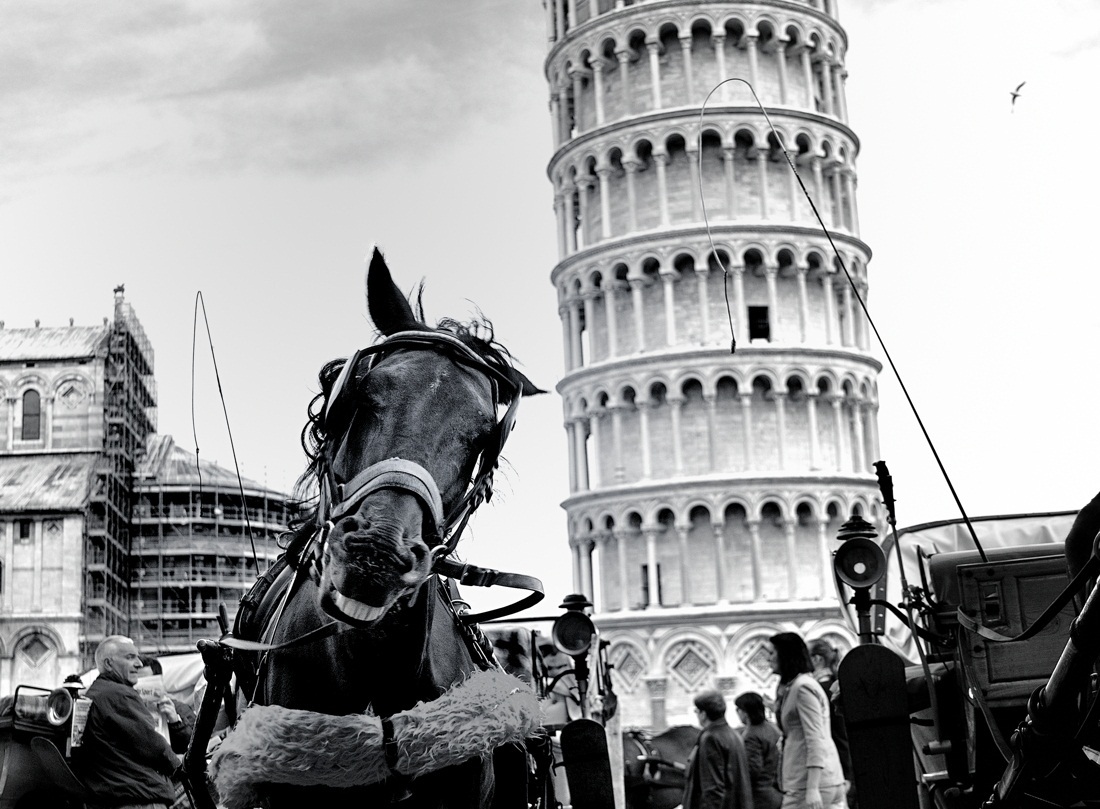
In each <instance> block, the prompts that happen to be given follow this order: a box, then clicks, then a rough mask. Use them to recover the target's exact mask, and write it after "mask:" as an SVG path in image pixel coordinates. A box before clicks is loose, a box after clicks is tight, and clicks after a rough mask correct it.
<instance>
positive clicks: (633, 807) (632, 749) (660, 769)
mask: <svg viewBox="0 0 1100 809" xmlns="http://www.w3.org/2000/svg"><path fill="white" fill-rule="evenodd" d="M699 733H700V730H699V728H697V727H693V726H692V725H675V726H673V727H671V728H669V729H668V730H665V731H663V732H661V733H658V734H656V735H651V734H649V733H646V732H645V731H642V730H628V731H625V732H624V733H623V768H624V771H625V772H624V785H625V788H626V789H625V791H626V805H627V806H628V807H629V809H673V807H675V806H679V805H680V802H681V801H682V800H683V798H684V781H685V772H686V770H687V760H688V756H689V755H691V751H692V748H694V747H695V743H696V742H697V741H698V739H699Z"/></svg>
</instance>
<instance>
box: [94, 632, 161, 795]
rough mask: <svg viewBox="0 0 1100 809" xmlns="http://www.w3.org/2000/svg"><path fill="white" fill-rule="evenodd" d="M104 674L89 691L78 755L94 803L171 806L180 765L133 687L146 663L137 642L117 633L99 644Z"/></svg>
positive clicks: (99, 664)
mask: <svg viewBox="0 0 1100 809" xmlns="http://www.w3.org/2000/svg"><path fill="white" fill-rule="evenodd" d="M95 662H96V667H97V668H98V669H99V676H98V677H97V678H96V681H95V682H94V683H92V684H91V686H90V687H89V688H88V690H87V691H86V692H85V694H84V696H86V697H87V698H88V699H90V700H92V707H91V710H90V711H89V712H88V723H87V725H86V726H85V728H84V738H83V742H82V744H81V747H80V748H79V754H78V755H76V756H74V762H75V763H76V765H77V768H78V771H79V774H80V777H81V780H83V782H84V785H85V787H87V789H88V792H89V793H90V795H91V805H92V806H94V807H103V809H108V808H109V809H139V807H140V809H153V808H155V807H167V806H169V805H171V804H172V802H173V801H174V800H175V797H176V790H175V788H174V787H173V786H172V783H171V781H170V780H169V776H170V775H171V774H172V773H173V772H175V770H176V769H177V768H178V767H179V765H180V759H179V757H178V756H177V755H176V754H175V753H173V752H172V748H171V746H170V745H169V744H168V740H167V739H165V738H164V737H163V736H161V735H160V734H159V733H157V731H156V729H155V727H154V725H153V720H152V718H151V717H150V715H149V710H148V708H146V706H145V703H144V701H142V699H141V696H140V695H139V694H138V693H137V691H135V690H134V684H135V683H136V682H137V680H138V675H139V672H140V670H141V668H142V663H141V658H140V657H139V656H138V652H137V649H136V648H135V647H134V642H133V641H132V640H130V639H129V638H126V637H123V636H121V635H112V636H110V637H109V638H107V639H106V640H104V641H103V642H102V643H101V644H99V648H98V649H96V653H95Z"/></svg>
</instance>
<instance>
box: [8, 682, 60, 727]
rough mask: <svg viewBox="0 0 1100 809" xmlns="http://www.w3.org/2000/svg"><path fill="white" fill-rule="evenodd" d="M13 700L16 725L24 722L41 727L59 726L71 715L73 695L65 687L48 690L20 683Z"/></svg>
mask: <svg viewBox="0 0 1100 809" xmlns="http://www.w3.org/2000/svg"><path fill="white" fill-rule="evenodd" d="M13 702H14V714H15V721H16V724H17V725H19V724H23V723H26V724H27V725H29V726H31V727H40V728H43V729H44V728H45V727H50V726H52V727H55V728H59V727H61V726H62V725H64V724H65V723H66V722H68V721H69V719H70V718H71V717H72V715H73V705H74V700H73V696H72V694H70V693H69V691H68V690H66V689H65V688H55V689H53V690H52V691H48V690H46V689H44V688H36V687H34V686H28V685H21V686H18V687H17V688H16V689H15V697H14V700H13Z"/></svg>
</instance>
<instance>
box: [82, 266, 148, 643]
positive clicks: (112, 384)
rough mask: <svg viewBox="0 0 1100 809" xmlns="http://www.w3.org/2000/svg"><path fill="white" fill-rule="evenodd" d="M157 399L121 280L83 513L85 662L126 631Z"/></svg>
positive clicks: (145, 346) (143, 340)
mask: <svg viewBox="0 0 1100 809" xmlns="http://www.w3.org/2000/svg"><path fill="white" fill-rule="evenodd" d="M156 404H157V400H156V385H155V380H154V379H153V348H152V346H151V344H150V343H149V339H148V338H147V337H146V335H145V330H144V329H142V327H141V323H140V322H139V321H138V319H137V316H136V315H135V314H134V310H133V307H131V306H130V305H129V304H128V303H126V302H125V301H124V300H123V297H122V288H121V287H119V288H118V289H116V290H115V312H114V321H113V323H112V324H111V328H110V331H109V333H108V337H107V345H106V354H105V364H104V397H103V420H104V425H103V426H104V430H103V436H104V437H103V451H102V453H101V454H100V457H99V458H98V459H97V461H96V465H95V470H94V473H93V474H94V479H93V481H92V486H91V492H90V495H89V499H88V506H87V515H86V520H85V524H86V526H87V542H85V545H84V548H85V550H84V553H85V558H84V562H85V564H84V570H85V574H84V575H85V582H84V608H83V627H82V632H81V656H82V658H83V659H84V662H85V663H87V664H90V663H91V661H92V657H93V655H94V653H95V648H96V646H97V645H99V643H100V641H102V640H103V639H104V638H105V637H107V636H108V635H129V634H130V594H129V583H130V576H129V564H130V521H131V517H132V512H133V473H134V464H135V461H136V459H137V456H138V453H139V452H140V450H141V449H142V447H143V446H144V444H145V440H146V438H147V437H148V436H149V434H150V433H152V432H154V431H155V430H156Z"/></svg>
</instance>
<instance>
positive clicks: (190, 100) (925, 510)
mask: <svg viewBox="0 0 1100 809" xmlns="http://www.w3.org/2000/svg"><path fill="white" fill-rule="evenodd" d="M839 2H840V20H841V23H842V25H843V26H844V27H845V29H846V30H847V32H848V36H849V46H848V54H847V59H846V64H847V69H848V72H849V77H848V80H847V99H848V111H849V119H850V124H851V126H852V128H853V129H854V131H855V132H856V134H857V135H858V136H859V138H860V139H861V144H862V146H861V151H860V154H859V157H858V159H857V170H858V178H859V179H858V192H857V196H858V205H859V213H860V224H861V235H862V238H863V240H864V241H865V242H866V243H867V244H868V245H870V247H871V249H872V251H873V259H872V262H871V265H870V284H871V288H870V294H869V301H868V302H869V307H870V310H871V315H872V317H873V319H874V321H875V326H876V328H877V329H878V332H879V334H880V335H881V337H882V340H883V342H884V343H885V347H886V351H888V352H889V356H890V357H891V358H892V360H893V363H894V365H895V366H896V367H897V370H898V372H899V374H900V381H899V378H898V376H896V375H895V374H894V373H893V371H892V370H891V368H890V366H889V364H887V363H886V362H885V356H886V355H885V353H884V351H883V349H882V348H881V347H879V346H876V347H875V348H874V351H873V353H874V355H875V356H876V357H878V358H879V359H880V360H883V361H884V370H883V373H882V374H881V376H880V378H879V397H880V411H879V433H880V445H881V456H882V458H883V459H884V460H886V461H887V463H888V464H889V467H890V471H891V473H892V475H893V478H894V485H895V493H896V497H897V518H898V523H899V525H900V526H905V525H912V524H915V523H919V522H925V521H930V520H937V519H948V518H953V517H956V516H958V514H959V511H958V508H957V507H956V505H955V502H954V500H953V498H952V496H951V494H950V491H949V489H948V487H947V485H946V483H945V482H944V479H943V476H942V475H941V474H940V472H939V470H938V468H937V463H936V461H935V459H934V456H933V453H932V451H931V450H930V448H929V446H928V444H927V442H926V441H925V439H924V437H923V434H922V430H921V427H920V426H919V425H918V422H917V420H916V418H915V417H914V415H913V413H912V411H911V410H910V408H909V405H908V404H907V402H906V398H905V395H904V393H903V385H904V389H905V390H907V391H908V394H909V397H911V399H912V401H913V403H914V405H915V406H916V408H917V411H918V413H919V415H920V418H921V420H922V421H923V424H924V428H925V430H927V433H928V435H929V436H930V438H931V441H932V442H933V444H934V446H935V448H936V452H938V454H939V457H940V459H941V461H942V463H943V465H944V467H945V469H946V471H947V473H948V475H949V476H950V479H951V481H952V483H953V484H954V487H955V490H956V491H957V493H958V496H959V498H960V499H961V501H962V503H963V506H964V507H965V509H966V511H967V513H968V514H970V515H971V516H978V515H988V514H1004V513H1018V512H1032V511H1048V510H1064V509H1075V508H1079V507H1080V506H1082V505H1083V504H1084V503H1085V502H1087V501H1088V500H1089V499H1090V498H1091V497H1092V496H1093V495H1094V494H1095V493H1096V491H1097V490H1098V489H1100V473H1097V472H1096V471H1095V469H1096V467H1097V463H1096V462H1097V459H1100V424H1098V423H1097V422H1098V416H1097V411H1096V406H1095V403H1096V401H1097V398H1098V394H1100V381H1098V375H1097V372H1096V368H1097V367H1098V364H1097V361H1096V358H1095V356H1094V352H1095V346H1097V344H1098V343H1100V340H1098V338H1100V333H1098V332H1100V319H1098V318H1097V317H1096V314H1095V312H1096V305H1097V304H1096V301H1097V300H1100V281H1098V280H1097V276H1098V270H1100V266H1098V264H1097V259H1096V257H1095V254H1094V251H1095V249H1096V245H1095V244H1093V241H1092V239H1093V237H1094V236H1095V235H1096V222H1097V221H1098V219H1100V204H1098V203H1097V199H1096V193H1095V191H1096V189H1097V188H1098V187H1100V162H1098V161H1097V160H1096V158H1095V156H1094V155H1093V154H1092V153H1091V146H1090V144H1091V137H1092V135H1093V134H1094V132H1095V130H1096V127H1097V124H1098V123H1100V121H1098V117H1100V116H1098V114H1097V107H1096V100H1097V92H1096V84H1095V77H1096V76H1100V33H1098V32H1100V6H1098V5H1097V4H1096V3H1095V2H1093V0H1063V1H1061V2H1059V1H1058V0H1047V2H1044V3H1042V4H1036V3H1034V2H1023V1H1022V0H950V2H947V1H946V0H839ZM546 48H547V43H546V27H545V22H544V17H543V12H542V8H541V3H540V2H538V0H467V1H466V2H463V3H454V2H446V0H372V2H370V3H353V2H347V3H335V2H325V3H297V2H289V0H263V1H262V2H260V0H253V1H252V2H249V1H248V0H240V1H239V2H234V3H222V2H215V0H194V1H193V2H178V1H176V2H173V1H171V0H165V2H157V3H140V4H134V3H130V2H122V1H121V0H99V2H96V3H77V2H57V1H56V0H7V2H5V3H3V4H2V5H0V319H3V320H5V321H6V324H7V326H8V327H9V328H16V327H29V326H32V325H33V323H34V320H35V319H40V320H41V322H42V325H43V326H61V325H65V324H67V323H68V322H69V318H73V319H74V322H75V323H76V324H77V325H94V324H96V323H99V322H101V321H102V318H103V317H104V316H108V315H110V314H111V307H112V289H113V287H114V286H116V285H117V284H120V283H121V284H125V285H126V298H127V300H128V301H129V302H130V303H131V304H132V305H133V306H134V308H135V311H136V313H137V315H138V317H139V318H140V319H141V321H142V324H143V325H144V328H145V330H146V333H147V334H148V335H149V337H150V339H151V341H152V343H153V346H154V348H155V351H156V376H157V380H158V386H159V427H160V432H162V433H168V434H171V435H173V436H174V437H175V439H176V441H177V443H179V444H180V445H181V446H183V447H185V448H187V449H190V450H192V451H193V450H194V448H195V446H196V439H195V436H194V435H193V432H192V423H194V425H195V427H196V430H195V432H197V444H198V446H199V448H200V452H201V455H202V457H203V458H206V459H209V460H215V461H217V462H218V463H220V464H222V465H224V466H228V467H232V465H233V454H232V451H231V446H230V441H229V433H228V432H227V430H226V427H225V424H224V420H223V415H222V406H221V402H220V399H219V397H218V387H217V384H216V381H215V375H214V371H213V366H212V363H211V359H210V351H209V348H208V347H207V346H206V342H205V341H206V335H205V332H204V331H200V332H199V333H198V342H199V348H200V351H199V353H198V359H197V364H196V372H195V384H194V387H192V381H191V378H192V374H191V367H192V340H193V323H194V320H195V317H194V315H195V302H196V294H197V293H198V292H200V291H201V293H202V298H203V301H204V303H205V309H206V315H207V317H208V319H209V323H210V329H211V338H212V341H213V345H214V352H215V356H216V359H217V366H218V374H219V376H220V379H221V386H222V390H223V392H224V396H225V403H226V408H227V410H228V414H229V423H230V427H231V428H232V439H233V446H235V449H236V456H237V460H238V462H239V464H240V468H241V472H242V474H244V475H245V476H246V477H249V478H252V479H254V480H257V481H260V482H264V483H267V484H268V485H269V486H271V487H273V488H276V489H282V490H287V491H289V489H290V488H291V486H292V484H293V482H294V480H295V479H296V478H297V476H298V474H299V472H300V471H301V469H302V468H303V466H304V460H305V459H304V455H303V453H302V450H301V447H300V444H299V433H300V430H301V427H302V424H303V423H304V419H305V410H306V405H307V404H308V402H309V399H310V398H311V397H312V396H313V394H314V393H315V391H316V390H317V383H316V376H317V372H318V370H319V369H320V367H321V366H322V365H323V364H324V363H325V362H327V361H328V360H330V359H333V358H336V357H345V356H347V355H349V354H350V353H352V352H353V351H354V350H355V349H356V348H358V347H361V346H363V345H366V344H369V343H370V342H371V340H372V338H373V327H372V325H371V323H370V321H369V319H368V317H367V315H366V308H365V304H364V300H363V293H362V289H363V272H364V258H365V257H366V256H367V254H368V252H369V250H370V247H371V246H372V245H374V244H377V245H379V246H380V247H381V248H382V249H383V250H384V251H385V254H386V257H387V260H388V262H389V264H390V267H391V269H392V270H393V273H394V276H395V279H396V280H397V283H398V285H399V286H401V287H402V288H403V289H406V290H411V289H412V288H413V287H414V286H415V285H416V284H418V283H419V282H420V281H421V280H424V281H425V292H424V301H425V305H426V309H427V314H428V316H429V318H430V319H433V320H434V319H437V318H439V317H442V316H457V317H463V318H465V317H469V316H471V315H475V314H477V313H478V312H483V313H484V314H485V315H486V316H487V317H488V318H489V319H490V320H491V321H492V322H493V324H494V326H495V328H496V332H497V335H498V337H499V338H500V339H501V341H502V342H503V343H504V344H506V345H507V346H508V347H509V348H510V349H511V351H512V352H513V354H514V355H515V356H516V357H517V358H518V359H519V360H520V362H521V363H522V366H521V367H522V369H523V370H524V372H525V373H526V374H527V375H528V376H529V377H530V378H531V379H532V380H533V381H534V382H535V383H536V384H538V385H539V386H541V387H543V388H546V389H548V390H550V391H551V393H550V394H547V395H544V396H540V397H536V398H531V399H528V400H526V401H525V402H524V403H523V405H522V407H521V408H520V412H519V422H518V426H517V429H516V431H515V432H514V433H513V436H512V438H511V439H510V441H509V444H508V446H507V447H506V451H505V455H506V459H507V463H506V465H505V468H504V470H503V473H502V474H499V475H498V476H497V493H496V497H495V498H494V500H493V502H492V503H491V504H490V505H488V506H486V507H484V508H482V509H481V510H480V511H479V513H478V514H477V515H476V517H475V518H474V520H473V523H472V525H471V528H470V529H468V535H467V537H466V538H465V539H464V540H463V551H464V554H465V558H466V559H467V560H469V561H471V562H473V563H475V564H479V565H483V566H490V567H496V568H499V569H504V570H511V571H515V572H523V573H529V574H533V575H538V576H540V577H541V578H542V579H543V582H544V584H545V588H546V592H547V601H546V602H545V605H544V606H548V607H549V612H550V613H553V612H556V610H555V609H554V608H555V607H556V605H557V603H558V602H559V601H560V599H561V598H562V597H563V596H564V595H565V594H566V593H569V592H571V591H572V589H573V588H572V584H571V574H570V565H571V563H570V556H569V550H568V545H567V534H566V519H565V512H564V511H563V510H562V509H561V507H560V503H561V501H562V500H564V499H565V498H566V497H567V496H568V490H567V484H568V473H567V466H566V463H567V462H566V458H567V449H566V434H565V432H564V429H563V426H562V425H563V418H562V406H561V400H560V398H559V397H558V396H557V394H556V393H553V389H554V386H555V385H556V384H557V382H558V381H559V380H560V378H561V376H562V373H563V363H562V356H561V351H562V349H561V345H562V337H561V325H560V321H559V318H558V313H557V301H556V294H555V291H554V289H553V287H552V286H551V284H550V281H549V276H550V272H551V270H552V268H553V266H554V264H555V262H556V260H557V255H556V245H555V223H554V215H553V194H552V189H551V186H550V183H549V181H548V180H547V178H546V165H547V163H548V161H549V159H550V156H551V149H552V144H551V134H550V133H551V129H550V118H549V112H548V89H547V86H546V82H545V78H544V75H543V62H544V59H545V56H546ZM1021 81H1025V82H1026V85H1025V86H1024V87H1023V89H1022V91H1021V95H1020V98H1019V99H1018V100H1017V103H1016V105H1015V106H1014V107H1013V106H1012V104H1011V103H1010V95H1009V94H1010V92H1011V91H1012V90H1013V89H1014V88H1015V87H1016V86H1017V85H1018V84H1019V83H1020V82H1021ZM200 324H201V321H200ZM200 328H201V325H200ZM192 402H194V404H193V405H192ZM192 408H193V409H192ZM509 595H510V594H507V593H505V594H480V593H478V594H471V596H472V600H474V601H475V604H476V605H482V604H484V605H489V604H496V603H499V602H500V601H502V600H507V597H508V596H509ZM537 611H539V610H536V612H537Z"/></svg>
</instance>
